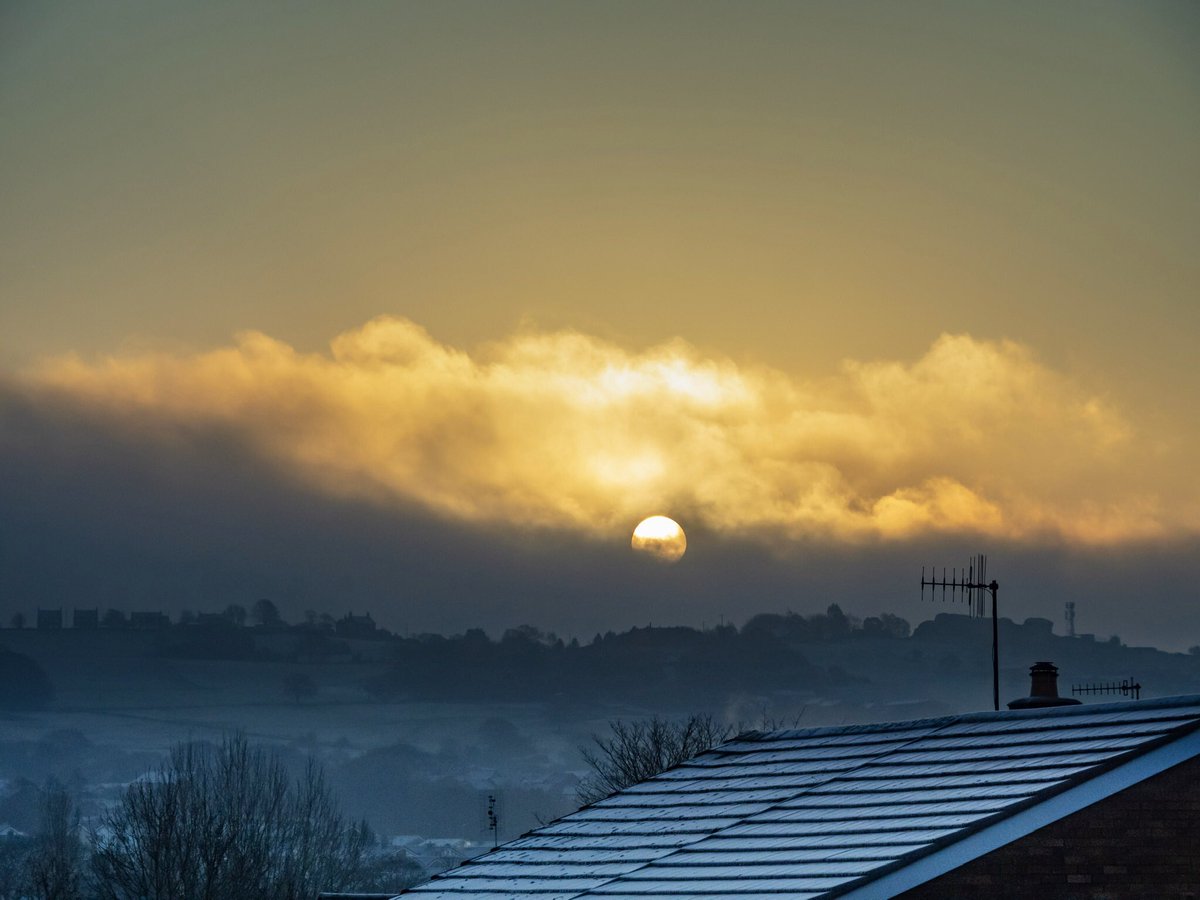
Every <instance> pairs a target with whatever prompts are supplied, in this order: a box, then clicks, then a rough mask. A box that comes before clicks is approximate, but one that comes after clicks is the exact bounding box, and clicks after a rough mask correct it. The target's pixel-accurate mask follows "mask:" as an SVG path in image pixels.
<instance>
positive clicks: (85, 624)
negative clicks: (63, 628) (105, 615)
mask: <svg viewBox="0 0 1200 900" xmlns="http://www.w3.org/2000/svg"><path fill="white" fill-rule="evenodd" d="M71 627H72V628H83V629H86V630H88V631H94V630H95V629H97V628H99V627H100V610H99V609H78V608H76V609H75V611H74V612H73V613H72V614H71Z"/></svg>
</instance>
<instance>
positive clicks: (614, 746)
mask: <svg viewBox="0 0 1200 900" xmlns="http://www.w3.org/2000/svg"><path fill="white" fill-rule="evenodd" d="M609 727H610V728H611V729H612V733H611V734H610V735H609V736H608V737H607V738H602V737H599V736H597V735H593V736H592V741H593V742H594V743H595V745H596V746H595V748H591V747H584V748H581V752H582V753H583V760H584V762H586V763H587V764H588V767H589V768H590V769H591V773H590V774H589V775H587V776H586V777H585V778H584V779H583V780H582V781H581V782H580V783H579V787H578V788H577V789H576V795H577V796H578V798H579V802H580V803H582V804H585V805H586V804H588V803H595V802H596V801H597V800H602V799H603V798H605V797H607V796H609V795H610V794H615V793H616V792H617V791H620V790H623V789H625V788H627V787H629V786H630V785H631V784H637V783H638V782H639V781H645V780H646V779H647V778H653V777H654V776H655V775H657V774H658V773H659V772H664V771H666V770H667V769H669V768H671V767H673V766H677V765H679V764H680V763H682V762H685V761H687V760H689V759H691V758H692V757H693V756H696V755H697V754H699V753H703V752H704V751H705V750H709V749H711V748H713V747H715V746H716V745H717V744H720V743H722V742H723V741H726V740H728V739H729V736H730V734H731V733H732V731H733V729H732V728H730V727H729V726H728V725H721V724H719V723H718V722H717V721H716V720H714V719H713V717H712V716H708V715H692V716H689V717H688V718H687V719H685V720H683V721H679V722H673V721H670V720H668V719H660V718H659V717H658V716H655V717H654V718H652V719H649V720H647V721H642V722H622V721H620V720H617V721H615V722H610V723H609Z"/></svg>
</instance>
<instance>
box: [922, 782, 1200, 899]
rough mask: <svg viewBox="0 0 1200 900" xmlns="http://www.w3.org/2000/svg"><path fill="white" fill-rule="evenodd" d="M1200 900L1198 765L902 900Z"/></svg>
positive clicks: (1114, 799) (1050, 827)
mask: <svg viewBox="0 0 1200 900" xmlns="http://www.w3.org/2000/svg"><path fill="white" fill-rule="evenodd" d="M899 896H900V897H902V898H904V900H944V898H961V897H970V898H971V900H990V898H1001V897H1004V898H1008V897H1046V898H1055V900H1074V898H1080V900H1084V898H1086V900H1118V898H1121V900H1124V898H1143V897H1146V898H1164V900H1165V898H1172V897H1173V898H1192V900H1196V898H1200V758H1198V759H1193V760H1190V761H1188V762H1186V763H1181V764H1180V765H1178V766H1175V767H1174V768H1172V769H1168V770H1167V771H1165V772H1163V773H1162V774H1160V775H1157V776H1155V777H1154V778H1151V779H1149V780H1147V781H1144V782H1142V783H1141V784H1136V785H1134V786H1133V787H1130V788H1127V789H1126V790H1124V791H1121V792H1120V793H1118V794H1114V795H1113V796H1111V797H1109V798H1108V799H1107V800H1103V801H1101V802H1100V803H1097V804H1095V805H1093V806H1090V807H1088V808H1087V809H1083V810H1080V811H1079V812H1077V813H1074V814H1073V815H1070V816H1067V817H1066V818H1064V819H1060V820H1059V821H1058V822H1055V823H1053V824H1051V825H1047V826H1046V827H1045V828H1042V829H1039V830H1038V831H1035V832H1033V833H1032V834H1030V835H1027V836H1026V837H1024V838H1021V839H1020V840H1018V841H1014V842H1013V843H1011V844H1009V845H1007V846H1005V847H1001V848H1000V849H999V850H995V851H993V852H992V853H989V854H987V855H986V856H982V857H980V858H979V859H976V860H974V861H972V862H970V863H967V864H966V865H965V866H961V867H960V868H958V869H955V870H953V871H952V872H947V873H946V874H945V875H942V876H941V877H939V878H935V879H934V880H932V881H929V882H926V883H925V884H923V885H921V886H920V887H917V888H913V889H912V890H910V891H907V892H906V893H904V894H901V895H899Z"/></svg>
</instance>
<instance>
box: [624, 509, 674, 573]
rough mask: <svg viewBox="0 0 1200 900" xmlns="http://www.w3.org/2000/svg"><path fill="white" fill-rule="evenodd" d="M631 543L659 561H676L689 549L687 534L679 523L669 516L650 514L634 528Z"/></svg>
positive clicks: (636, 548) (637, 550) (639, 550)
mask: <svg viewBox="0 0 1200 900" xmlns="http://www.w3.org/2000/svg"><path fill="white" fill-rule="evenodd" d="M630 545H631V546H632V547H633V549H634V550H635V551H636V552H638V553H644V554H646V555H648V556H650V557H652V558H653V559H656V560H658V561H659V562H665V563H674V562H679V559H680V558H681V557H682V556H683V554H684V553H685V552H686V551H687V536H686V535H685V534H684V533H683V529H682V528H680V527H679V523H678V522H676V521H675V520H674V519H671V518H668V517H667V516H650V517H649V518H648V519H643V520H642V521H641V522H639V523H638V526H637V528H635V529H633V540H632V541H631V542H630Z"/></svg>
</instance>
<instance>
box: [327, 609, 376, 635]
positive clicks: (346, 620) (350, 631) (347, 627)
mask: <svg viewBox="0 0 1200 900" xmlns="http://www.w3.org/2000/svg"><path fill="white" fill-rule="evenodd" d="M333 631H334V634H336V635H337V636H338V637H345V638H356V637H374V636H375V634H376V632H377V631H378V626H377V625H376V624H375V620H374V619H372V618H371V614H370V613H366V614H365V615H361V616H356V615H354V613H346V615H344V616H342V618H340V619H338V620H337V622H336V623H335V624H334V626H333Z"/></svg>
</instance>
